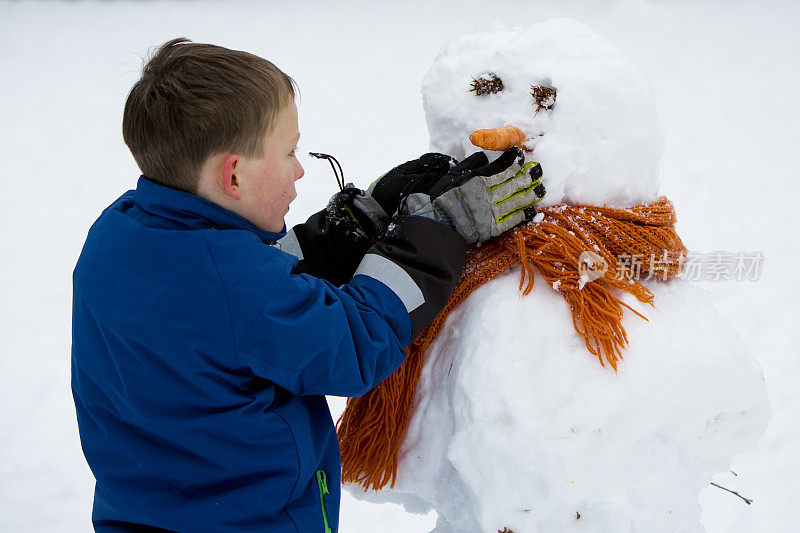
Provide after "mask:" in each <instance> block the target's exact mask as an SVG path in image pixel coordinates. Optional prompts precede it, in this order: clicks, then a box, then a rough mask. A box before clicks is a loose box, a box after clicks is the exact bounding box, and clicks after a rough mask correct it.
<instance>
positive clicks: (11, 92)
mask: <svg viewBox="0 0 800 533" xmlns="http://www.w3.org/2000/svg"><path fill="white" fill-rule="evenodd" d="M376 4H377V3H376V2H363V3H351V2H331V3H322V2H296V1H295V2H262V3H234V2H208V3H206V2H184V3H177V2H163V3H161V2H141V3H136V2H132V3H123V2H101V3H94V2H92V3H89V2H58V3H56V2H52V3H51V2H30V3H26V2H20V3H17V2H13V3H2V4H0V76H1V77H2V78H1V80H0V183H1V184H2V187H3V190H2V192H0V217H1V218H0V253H1V254H2V256H0V257H2V260H1V261H0V291H1V292H0V294H2V297H0V531H3V532H5V531H58V532H72V531H75V532H78V531H87V530H89V529H90V527H91V526H90V522H89V516H90V511H91V498H92V486H93V481H92V478H91V473H90V471H89V469H88V467H87V466H86V464H85V462H84V459H83V456H82V454H81V450H80V443H79V440H78V434H77V426H76V422H75V414H74V408H73V405H72V398H71V394H70V390H69V347H70V305H71V300H70V299H71V279H70V278H71V272H72V268H73V266H74V263H75V260H76V259H77V256H78V253H79V251H80V247H81V245H82V243H83V240H84V238H85V235H86V231H87V230H88V227H89V225H90V224H91V223H92V222H93V221H94V219H95V218H96V216H97V215H98V214H99V212H100V211H101V210H102V208H104V207H105V206H106V205H108V204H109V203H110V202H111V201H113V200H114V199H115V198H116V197H117V196H119V195H120V194H121V193H122V192H123V191H124V190H126V189H129V188H132V187H134V186H135V182H136V178H137V177H138V170H137V168H136V166H135V164H134V162H133V159H132V158H131V157H130V154H129V153H128V151H127V148H126V147H125V145H124V143H123V142H122V136H121V126H120V124H121V118H122V107H123V103H124V100H125V97H126V96H127V92H128V90H129V89H130V86H131V85H132V84H133V83H134V81H135V80H136V79H137V77H138V72H139V69H140V67H141V57H142V56H143V55H144V54H145V53H146V52H147V51H148V50H149V48H150V47H152V46H155V45H158V44H160V43H162V42H163V41H165V40H167V39H169V38H172V37H176V36H187V37H189V38H191V39H193V40H196V41H202V42H213V43H216V44H221V45H224V46H228V47H231V48H238V49H243V50H248V51H251V52H253V53H256V54H258V55H261V56H263V57H266V58H268V59H270V60H272V61H273V62H275V63H276V64H277V65H278V66H279V67H280V68H282V69H283V70H285V71H286V72H287V73H289V74H290V75H291V76H293V77H294V78H295V79H296V80H297V82H298V84H299V85H300V89H301V93H302V97H301V100H300V102H299V103H300V106H299V107H300V129H301V133H302V140H301V149H302V150H304V151H308V150H316V151H323V152H328V153H332V154H334V155H335V156H336V157H337V158H338V159H339V160H340V161H341V162H342V164H343V166H344V168H345V173H346V175H347V178H348V179H349V180H352V181H355V182H356V183H357V184H359V185H362V186H365V185H366V184H367V183H368V182H369V181H371V180H372V179H373V178H374V177H376V176H377V175H379V174H380V173H382V172H383V171H385V170H386V169H388V168H389V167H391V166H393V165H394V164H396V163H399V162H402V161H405V160H407V159H410V158H413V157H416V156H418V155H419V154H421V153H423V152H425V151H426V150H427V148H428V133H427V130H426V127H425V121H424V115H423V112H422V101H421V95H420V81H421V79H422V77H423V76H424V74H425V72H426V70H427V69H428V67H429V66H430V64H431V62H432V60H433V58H434V57H435V55H436V54H437V52H438V51H439V50H440V48H441V47H442V46H443V45H444V44H446V43H448V42H450V41H452V40H453V39H454V38H457V37H458V36H460V35H462V34H464V33H468V32H471V31H473V30H475V29H479V28H482V27H486V26H488V25H490V24H491V23H492V22H494V21H502V22H503V23H505V24H507V25H512V26H513V25H520V26H529V25H532V24H534V23H537V22H541V21H544V20H547V19H550V18H553V17H571V18H575V19H578V20H580V21H582V22H584V23H586V24H588V25H589V26H591V27H592V28H593V29H595V30H596V31H597V32H598V33H600V34H601V35H602V36H603V37H605V38H606V39H608V40H610V41H612V42H613V43H615V44H616V45H617V46H618V47H619V48H620V49H621V50H622V51H623V52H625V53H627V54H628V55H629V56H630V57H631V58H632V59H633V61H634V62H635V63H636V64H637V66H638V67H639V68H640V69H641V70H642V71H643V72H644V74H645V76H646V77H647V78H648V79H649V81H650V83H651V84H652V87H653V91H654V93H655V97H656V101H657V102H658V106H659V113H660V118H661V121H662V122H663V125H664V129H665V132H666V151H665V154H664V157H663V159H662V162H661V181H662V192H663V193H664V194H667V195H668V196H669V197H670V198H671V199H672V200H673V201H674V202H675V204H676V207H677V211H678V216H679V232H680V234H681V236H682V237H683V238H684V241H685V243H686V244H687V246H688V247H689V248H690V249H691V250H693V251H697V252H711V251H719V250H722V251H727V252H731V253H734V254H735V253H738V252H747V253H750V252H761V253H762V254H763V256H764V260H763V262H762V264H761V267H762V268H761V275H760V278H759V279H758V281H706V282H703V286H704V287H705V288H707V289H709V290H710V291H712V294H713V298H714V303H715V305H716V306H717V308H718V309H719V310H720V311H721V312H722V313H723V315H725V317H726V318H727V319H728V320H729V321H730V322H731V323H732V324H733V325H734V327H735V328H736V329H737V330H738V332H739V333H740V335H741V336H742V337H743V338H744V340H745V342H746V343H747V344H748V345H749V347H750V348H751V350H752V351H753V353H754V354H755V356H756V357H757V359H758V360H759V362H760V363H761V365H762V367H763V370H764V374H765V379H766V381H767V385H768V390H769V395H770V401H771V403H772V409H773V419H772V421H771V423H770V426H769V428H768V430H767V433H766V436H765V437H764V439H763V441H762V442H761V444H760V446H759V447H758V448H757V449H756V450H755V451H753V452H751V453H748V454H746V455H743V456H740V457H738V458H737V459H736V460H735V462H734V465H733V470H734V471H735V472H736V473H737V474H738V476H733V475H727V476H719V479H718V481H719V482H720V483H721V484H723V485H725V486H727V487H729V488H731V489H733V490H738V491H740V492H741V493H742V494H743V495H745V496H747V497H749V498H753V499H754V500H755V501H754V503H753V504H752V505H750V506H747V505H745V504H744V503H743V502H742V501H741V500H739V499H738V498H736V497H735V496H733V495H731V494H728V493H726V492H724V491H721V490H719V489H717V488H715V487H709V488H706V489H705V490H704V491H702V492H701V493H700V503H701V505H702V508H703V523H704V525H705V526H706V527H707V529H708V531H710V532H714V533H720V532H751V531H752V532H756V531H759V532H760V531H770V532H784V531H786V532H788V531H795V530H796V529H797V525H796V519H795V517H794V512H793V511H794V508H793V506H794V505H796V502H797V501H798V500H800V488H798V482H797V478H798V474H800V460H798V458H797V457H796V455H795V454H796V451H795V450H796V449H797V448H798V446H799V445H800V391H799V390H798V386H797V383H798V382H800V349H798V346H800V328H798V326H797V323H798V320H800V312H798V310H797V302H798V300H800V289H799V288H798V285H797V281H796V280H797V271H798V267H799V266H800V249H799V248H798V245H797V244H796V242H797V235H798V232H800V223H798V218H797V216H796V213H795V211H796V207H795V206H796V202H797V198H796V197H797V195H798V193H800V185H798V184H797V183H796V180H797V179H798V178H800V175H798V171H797V165H796V162H795V157H794V156H795V152H796V151H797V149H798V147H799V146H800V103H798V100H797V97H796V95H797V94H798V92H799V91H800V36H799V35H798V33H799V32H797V29H796V26H797V23H798V21H799V20H800V5H798V4H792V3H789V2H786V3H777V2H774V3H767V2H759V3H757V2H747V3H743V2H669V1H648V2H645V1H626V2H602V3H600V2H589V1H586V2H520V1H517V2H511V1H493V2H471V1H459V2H437V1H433V0H428V1H425V2H404V3H402V4H401V3H395V4H387V5H385V6H379V5H376ZM302 162H303V164H304V166H305V168H306V176H305V177H304V178H303V179H302V180H301V181H300V182H298V193H299V198H298V199H297V200H296V201H295V203H294V204H293V205H292V210H291V212H290V214H289V217H288V219H287V223H288V224H289V225H291V224H294V223H297V222H300V221H302V220H303V219H304V218H305V217H306V216H307V215H309V214H311V213H312V212H314V211H316V210H317V209H319V208H320V207H321V205H322V204H324V202H325V201H326V200H327V198H328V197H329V196H330V195H331V194H332V193H333V192H334V191H335V188H336V186H335V182H334V180H333V178H332V175H331V172H330V168H329V167H328V166H327V164H325V163H323V162H318V161H312V160H309V159H308V158H304V159H303V160H302ZM330 403H331V406H332V410H333V411H334V416H335V417H336V416H338V414H339V413H340V412H341V410H342V409H343V407H344V400H342V399H339V398H331V399H330ZM434 523H435V516H432V515H429V516H416V515H409V514H406V513H405V512H404V511H403V510H402V508H400V507H398V506H394V505H390V504H386V505H374V504H370V503H366V502H358V501H355V500H353V499H352V498H350V497H349V496H347V495H344V497H343V502H342V517H341V530H342V531H343V532H356V533H358V532H367V531H374V530H375V529H376V528H378V527H380V528H381V530H382V531H385V532H386V533H392V532H395V531H396V532H400V531H402V532H414V531H419V532H424V531H428V530H430V529H431V528H432V527H433V524H434ZM492 533H493V532H492ZM521 533H525V532H521Z"/></svg>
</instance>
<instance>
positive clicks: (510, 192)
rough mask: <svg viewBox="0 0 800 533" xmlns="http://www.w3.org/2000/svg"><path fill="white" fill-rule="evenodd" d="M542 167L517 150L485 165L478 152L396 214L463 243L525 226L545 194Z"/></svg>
mask: <svg viewBox="0 0 800 533" xmlns="http://www.w3.org/2000/svg"><path fill="white" fill-rule="evenodd" d="M541 177H542V167H541V165H539V163H537V162H535V161H530V162H528V163H526V162H525V156H524V155H523V153H522V150H520V149H519V148H511V149H509V150H506V151H505V152H504V153H503V154H502V155H501V156H500V157H498V158H497V159H496V160H495V161H493V162H491V163H488V158H487V157H486V154H484V153H483V152H478V153H475V154H473V155H471V156H470V157H468V158H467V159H465V160H464V161H462V162H461V163H460V164H459V165H457V166H456V167H454V168H453V170H452V171H450V172H449V173H448V174H447V175H445V176H443V177H442V179H440V180H439V181H438V182H437V183H435V184H434V185H433V186H432V187H431V188H430V189H429V191H428V193H427V194H424V193H415V194H411V195H409V196H408V198H406V199H405V201H404V202H403V205H402V206H401V208H400V212H401V213H404V214H409V215H416V216H423V217H427V218H431V219H434V220H438V221H439V222H442V223H444V224H447V225H448V226H450V227H451V228H453V229H454V230H456V231H457V232H458V234H459V235H461V236H462V237H463V238H464V240H465V241H467V242H468V243H470V244H472V243H476V242H483V241H485V240H487V239H489V238H491V237H496V236H498V235H500V234H501V233H503V232H505V231H507V230H509V229H511V228H513V227H516V226H519V225H521V224H525V223H527V222H529V221H530V220H532V219H533V217H534V215H536V207H535V205H536V204H537V203H538V202H540V201H541V200H542V198H543V197H544V195H545V188H544V185H542V183H541Z"/></svg>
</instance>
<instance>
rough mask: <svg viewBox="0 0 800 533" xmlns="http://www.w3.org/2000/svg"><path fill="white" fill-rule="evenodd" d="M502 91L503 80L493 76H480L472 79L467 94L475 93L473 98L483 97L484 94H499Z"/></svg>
mask: <svg viewBox="0 0 800 533" xmlns="http://www.w3.org/2000/svg"><path fill="white" fill-rule="evenodd" d="M502 90H503V80H501V79H500V78H499V77H497V76H496V75H495V74H491V73H490V74H481V75H480V76H478V77H477V78H472V83H470V90H469V92H473V93H475V96H483V95H486V94H494V93H499V92H500V91H502Z"/></svg>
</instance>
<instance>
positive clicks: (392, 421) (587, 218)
mask: <svg viewBox="0 0 800 533" xmlns="http://www.w3.org/2000/svg"><path fill="white" fill-rule="evenodd" d="M540 213H541V214H542V215H543V217H544V218H543V219H542V220H541V221H538V222H537V223H535V224H529V225H526V226H523V227H520V228H517V229H515V230H513V231H509V232H506V233H505V234H503V235H501V236H499V237H497V238H495V239H492V240H491V241H488V242H486V243H483V244H482V245H480V246H473V247H471V248H470V250H469V251H468V252H467V258H466V260H465V265H464V268H463V270H462V272H461V277H460V279H459V282H458V285H457V286H456V288H455V290H454V291H453V294H452V295H451V296H450V300H449V301H448V302H447V305H446V306H445V308H444V309H443V310H442V312H441V313H439V315H438V316H437V317H436V319H435V320H434V321H433V323H432V324H431V325H430V326H428V328H427V329H426V330H425V331H423V332H422V333H421V334H420V335H419V336H418V337H417V338H416V339H415V340H414V341H413V342H412V343H411V344H410V345H409V346H408V348H407V349H406V352H407V355H406V359H405V361H404V362H403V364H402V365H401V366H400V368H399V369H397V371H396V372H394V374H392V375H391V376H389V377H388V378H386V379H385V380H384V381H383V382H382V383H381V384H380V385H378V386H377V387H375V388H374V389H372V390H371V391H369V392H368V393H367V394H365V395H363V396H361V397H359V398H350V399H348V401H347V408H346V409H345V412H344V414H342V416H341V418H340V419H339V421H338V423H337V426H338V436H339V447H340V449H341V452H342V481H343V482H344V483H359V484H361V485H362V486H363V487H364V489H369V488H373V489H375V490H380V489H381V488H383V487H384V486H386V484H387V483H391V486H394V482H395V479H396V477H397V460H398V453H399V451H400V445H401V444H402V442H403V438H404V437H405V432H406V429H407V428H408V423H409V420H410V418H411V408H412V406H413V403H414V393H415V391H416V386H417V382H418V381H419V377H420V372H421V370H422V364H423V358H424V355H425V352H426V350H427V349H428V347H429V346H430V345H431V343H432V342H433V341H434V340H435V339H436V337H437V335H438V334H439V331H440V330H441V329H442V326H444V323H445V320H446V319H447V316H448V315H449V314H450V312H451V311H452V310H453V309H455V307H456V306H457V305H459V304H460V303H461V302H462V301H463V300H464V298H466V297H467V296H468V295H469V294H470V293H471V292H472V291H473V290H475V289H476V288H477V287H479V286H480V285H482V284H484V283H486V282H487V281H490V280H491V279H493V278H495V277H496V276H498V275H499V274H501V273H502V272H505V271H506V270H508V269H509V268H511V267H513V266H515V265H521V277H520V284H519V286H520V290H521V291H522V292H523V294H528V293H530V291H531V290H532V289H533V281H534V275H533V268H536V270H538V271H539V274H541V276H542V277H543V278H544V279H545V280H546V281H547V282H548V283H549V284H550V285H551V286H552V287H553V288H554V289H555V290H558V291H559V292H560V293H561V295H562V296H563V297H564V299H565V300H566V302H567V304H568V305H569V307H570V310H571V311H572V319H573V324H574V326H575V331H576V332H577V333H578V334H579V335H580V336H581V337H583V338H584V341H585V342H586V348H587V350H588V351H589V352H590V353H592V354H593V355H595V356H596V357H597V358H598V359H599V360H600V364H602V365H603V366H605V362H604V360H605V361H606V362H608V363H609V364H610V365H611V367H612V368H613V369H614V370H615V371H616V369H617V362H618V360H620V359H622V350H623V349H624V348H625V347H626V346H627V344H628V338H627V335H626V334H625V328H624V327H623V326H622V314H623V308H627V309H629V310H631V311H633V312H634V313H636V314H637V315H638V316H640V317H642V318H645V317H644V316H643V315H641V314H640V313H638V312H636V311H635V310H634V309H632V308H631V307H630V306H628V305H626V304H625V303H624V302H622V301H620V299H619V297H618V296H617V295H620V291H624V292H627V293H630V294H632V295H634V296H635V297H636V298H637V299H638V300H639V301H640V302H646V303H650V304H651V305H652V303H653V294H652V293H651V292H650V291H649V290H648V289H647V288H646V287H644V286H643V285H641V284H640V283H639V281H638V279H639V278H640V277H642V276H644V277H648V278H649V277H657V278H660V279H667V278H670V277H673V276H675V275H676V274H678V273H679V272H680V270H681V267H682V264H683V259H684V257H685V253H686V248H685V247H684V245H683V243H682V242H681V239H680V237H678V235H677V233H676V232H675V227H674V226H675V220H676V219H675V210H674V208H673V205H672V202H670V201H669V200H667V199H666V198H664V197H660V198H658V200H656V201H654V202H652V203H649V204H640V205H636V206H633V207H630V208H626V209H617V208H610V207H596V206H591V205H558V206H553V207H548V208H544V209H542V210H541V211H540ZM604 268H606V269H605V272H603V269H604ZM582 275H583V277H582ZM595 278H596V279H595ZM526 280H527V283H526ZM615 289H617V291H616V294H615V291H614V290H615ZM645 320H647V319H646V318H645Z"/></svg>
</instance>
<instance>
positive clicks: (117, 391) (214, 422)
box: [72, 178, 449, 533]
mask: <svg viewBox="0 0 800 533" xmlns="http://www.w3.org/2000/svg"><path fill="white" fill-rule="evenodd" d="M448 231H449V230H448ZM282 235H283V234H272V233H267V232H264V231H261V230H259V229H258V228H256V227H255V226H253V225H252V224H251V223H250V222H248V221H247V220H245V219H243V218H241V217H239V216H238V215H236V214H234V213H232V212H230V211H227V210H225V209H223V208H221V207H220V206H218V205H216V204H213V203H211V202H208V201H206V200H204V199H202V198H200V197H198V196H194V195H191V194H188V193H184V192H181V191H177V190H174V189H170V188H167V187H163V186H161V185H158V184H156V183H154V182H152V181H149V180H147V179H146V178H140V179H139V182H138V185H137V188H136V190H133V191H128V192H127V193H125V194H124V195H122V196H121V197H120V198H119V199H118V200H117V201H115V202H114V203H113V204H112V205H111V206H109V207H108V208H107V209H106V210H105V211H104V212H103V213H102V215H101V216H100V218H99V219H98V220H97V222H95V224H94V225H93V226H92V228H91V230H90V231H89V234H88V237H87V239H86V244H85V245H84V248H83V251H82V253H81V256H80V259H79V260H78V263H77V265H76V267H75V271H74V275H73V283H74V294H73V324H72V325H73V344H72V390H73V396H74V399H75V406H76V411H77V417H78V424H79V429H80V434H81V442H82V445H83V451H84V454H85V456H86V459H87V461H88V463H89V465H90V467H91V469H92V472H93V473H94V476H95V478H96V480H97V483H96V488H95V496H94V508H93V513H92V520H93V523H94V526H95V529H96V530H97V531H128V530H129V529H128V528H131V527H132V526H131V525H132V524H137V525H146V526H152V527H155V528H162V529H166V530H171V531H190V532H194V531H230V532H233V531H235V532H251V531H252V532H256V531H258V532H265V531H269V532H281V533H282V532H287V533H288V532H291V533H297V532H302V533H309V532H321V533H322V532H325V531H337V530H338V514H339V498H340V456H339V448H338V443H337V440H336V433H335V429H334V425H333V421H332V419H331V415H330V411H329V410H328V406H327V403H326V401H325V397H324V395H326V394H328V395H336V396H359V395H361V394H363V393H365V392H366V391H367V390H369V389H370V388H372V387H373V386H375V385H376V384H378V383H379V382H380V381H381V380H383V379H384V378H386V377H387V376H388V375H389V374H390V373H392V372H393V371H394V370H395V369H396V368H397V367H398V366H399V365H400V363H401V362H402V360H403V357H404V347H405V346H406V345H407V344H408V342H409V340H410V322H409V314H408V312H407V309H406V307H405V306H404V304H403V301H401V299H400V298H399V297H398V296H397V295H396V294H395V293H394V292H392V290H390V289H389V288H388V287H387V286H386V285H385V284H383V283H381V282H379V281H376V280H375V279H373V278H371V277H368V276H365V275H356V276H355V277H354V278H353V279H352V281H351V282H350V283H349V284H347V285H343V286H341V287H339V288H337V287H335V286H333V285H331V284H330V283H328V282H326V281H323V280H321V279H318V278H315V277H311V276H308V275H306V274H301V275H296V274H293V268H294V267H295V265H296V263H297V259H296V258H295V257H293V256H291V255H289V254H287V253H284V252H282V251H281V250H279V249H278V248H277V247H274V246H270V245H271V244H273V243H274V242H275V241H276V240H277V239H279V238H280V237H281V236H282ZM326 522H327V524H328V525H329V528H330V529H326V526H325V524H326ZM135 530H136V531H141V530H142V529H141V528H140V529H135Z"/></svg>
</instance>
